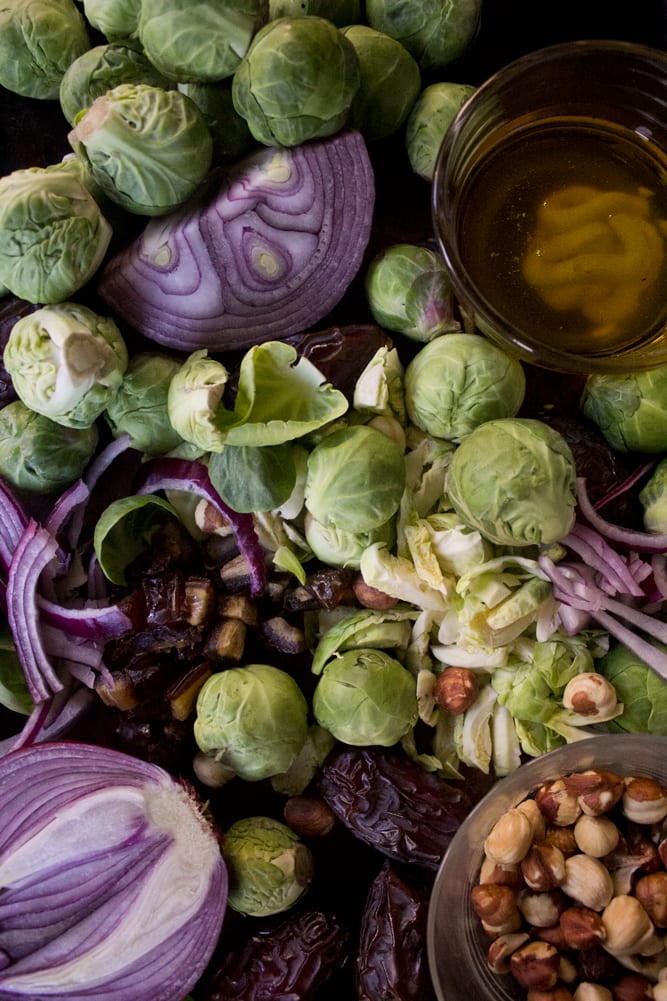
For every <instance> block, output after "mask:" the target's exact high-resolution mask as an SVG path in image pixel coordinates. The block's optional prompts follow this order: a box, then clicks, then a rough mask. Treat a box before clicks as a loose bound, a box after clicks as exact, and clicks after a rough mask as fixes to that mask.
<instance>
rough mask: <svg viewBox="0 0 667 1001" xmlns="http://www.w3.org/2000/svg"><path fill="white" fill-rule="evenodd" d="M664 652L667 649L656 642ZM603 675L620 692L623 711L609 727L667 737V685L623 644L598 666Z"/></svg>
mask: <svg viewBox="0 0 667 1001" xmlns="http://www.w3.org/2000/svg"><path fill="white" fill-rule="evenodd" d="M654 645H655V646H657V647H658V649H660V650H662V651H663V653H665V652H667V647H666V646H664V645H663V644H661V643H658V642H656V641H654ZM598 670H599V671H600V674H603V675H604V676H605V678H606V679H607V680H608V681H610V682H611V684H612V685H613V686H614V688H615V689H616V696H617V698H618V701H619V702H621V703H623V712H622V714H621V715H620V716H617V717H616V719H614V720H612V721H611V722H610V723H608V724H607V726H608V729H609V730H612V731H614V732H624V733H654V734H661V735H667V682H665V681H664V679H663V678H661V677H660V676H659V675H658V674H656V672H655V671H653V670H652V669H651V668H650V667H649V666H648V664H645V663H644V661H643V660H640V659H639V657H638V656H637V655H636V654H635V653H633V652H632V651H631V650H629V649H628V648H627V647H626V646H624V645H623V644H622V643H613V644H612V646H611V647H610V649H609V652H608V653H607V654H605V656H604V657H603V658H602V659H601V661H600V662H599V664H598Z"/></svg>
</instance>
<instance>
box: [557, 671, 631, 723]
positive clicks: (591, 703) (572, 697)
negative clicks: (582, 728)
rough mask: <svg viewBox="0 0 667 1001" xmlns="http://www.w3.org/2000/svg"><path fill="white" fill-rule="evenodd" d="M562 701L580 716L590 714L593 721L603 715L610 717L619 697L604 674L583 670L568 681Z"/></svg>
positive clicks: (567, 707)
mask: <svg viewBox="0 0 667 1001" xmlns="http://www.w3.org/2000/svg"><path fill="white" fill-rule="evenodd" d="M562 702H563V705H564V707H565V708H566V709H570V710H571V711H572V712H575V713H578V715H579V716H589V717H590V719H591V721H593V720H595V719H596V718H598V717H601V716H605V717H607V718H608V717H609V713H610V712H613V710H614V709H615V708H616V706H617V705H618V698H617V696H616V689H615V688H614V686H613V685H612V684H611V682H610V681H607V679H606V678H605V677H604V676H603V675H601V674H597V673H596V672H595V671H582V672H581V673H580V674H576V675H575V676H574V678H572V679H571V680H570V681H568V683H567V685H566V686H565V690H564V691H563V696H562Z"/></svg>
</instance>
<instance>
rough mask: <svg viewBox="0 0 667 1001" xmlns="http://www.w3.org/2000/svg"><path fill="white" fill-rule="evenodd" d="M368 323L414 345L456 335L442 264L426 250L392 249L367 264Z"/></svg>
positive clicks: (448, 284)
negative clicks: (439, 335)
mask: <svg viewBox="0 0 667 1001" xmlns="http://www.w3.org/2000/svg"><path fill="white" fill-rule="evenodd" d="M365 289H366V299H367V300H368V305H369V308H370V311H371V313H372V314H373V318H374V319H375V322H376V323H379V324H380V326H382V327H385V328H386V329H387V330H394V331H396V332H397V333H399V334H405V336H406V337H410V338H411V339H412V340H415V341H429V340H431V338H433V337H437V336H438V334H444V333H447V332H449V331H454V330H460V329H461V326H460V324H459V323H458V321H457V320H455V318H454V294H453V290H452V283H451V281H450V278H449V274H448V272H447V269H446V267H445V262H444V260H443V259H442V257H441V255H440V254H437V253H436V252H435V251H433V250H430V249H429V248H428V247H418V246H416V245H415V244H412V243H394V244H392V245H391V246H389V247H387V248H386V249H385V250H383V251H381V252H380V253H379V254H378V255H377V256H376V257H375V258H373V260H372V261H371V263H370V265H369V267H368V270H367V272H366V278H365Z"/></svg>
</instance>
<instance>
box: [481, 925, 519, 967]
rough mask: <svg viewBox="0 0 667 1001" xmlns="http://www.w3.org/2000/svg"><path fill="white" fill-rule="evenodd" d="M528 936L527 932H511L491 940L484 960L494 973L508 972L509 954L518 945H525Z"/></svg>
mask: <svg viewBox="0 0 667 1001" xmlns="http://www.w3.org/2000/svg"><path fill="white" fill-rule="evenodd" d="M529 938H530V936H529V935H528V932H525V931H523V932H513V933H510V934H508V935H499V936H498V937H497V938H495V939H494V940H493V942H492V943H491V945H490V946H489V948H488V951H487V954H486V962H487V965H488V967H489V969H490V970H493V972H494V973H509V971H510V956H511V955H512V953H513V952H516V950H517V949H518V948H520V946H522V945H525V944H526V942H527V941H528V939H529Z"/></svg>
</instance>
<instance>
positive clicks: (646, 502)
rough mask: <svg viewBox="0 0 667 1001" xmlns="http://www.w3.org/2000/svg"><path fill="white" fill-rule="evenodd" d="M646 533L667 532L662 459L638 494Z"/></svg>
mask: <svg viewBox="0 0 667 1001" xmlns="http://www.w3.org/2000/svg"><path fill="white" fill-rule="evenodd" d="M639 503H640V504H641V506H642V508H643V512H644V513H643V519H644V527H645V529H646V531H647V532H667V459H662V460H661V461H660V462H659V463H658V465H657V466H656V467H655V469H654V470H653V472H652V473H651V476H650V478H649V479H648V480H647V482H646V483H645V484H644V486H643V487H642V489H641V490H640V492H639Z"/></svg>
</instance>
